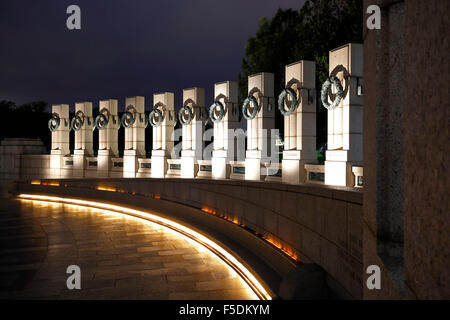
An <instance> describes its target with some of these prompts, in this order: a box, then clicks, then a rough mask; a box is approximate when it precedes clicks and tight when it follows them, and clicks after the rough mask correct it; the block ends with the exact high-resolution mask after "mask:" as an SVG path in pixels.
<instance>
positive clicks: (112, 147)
mask: <svg viewBox="0 0 450 320" xmlns="http://www.w3.org/2000/svg"><path fill="white" fill-rule="evenodd" d="M99 110H100V111H99V115H98V116H97V118H96V122H97V128H98V136H99V138H98V156H97V175H98V177H100V178H107V177H109V176H110V171H111V167H112V160H111V158H113V157H117V156H118V155H119V151H118V147H117V134H118V132H117V131H118V129H119V121H120V119H119V117H118V115H117V100H115V99H109V100H102V101H100V105H99ZM101 115H103V117H101ZM97 119H98V120H97Z"/></svg>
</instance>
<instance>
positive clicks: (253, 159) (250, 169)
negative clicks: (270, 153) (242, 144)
mask: <svg viewBox="0 0 450 320" xmlns="http://www.w3.org/2000/svg"><path fill="white" fill-rule="evenodd" d="M245 180H254V181H260V180H261V151H259V150H247V152H246V153H245Z"/></svg>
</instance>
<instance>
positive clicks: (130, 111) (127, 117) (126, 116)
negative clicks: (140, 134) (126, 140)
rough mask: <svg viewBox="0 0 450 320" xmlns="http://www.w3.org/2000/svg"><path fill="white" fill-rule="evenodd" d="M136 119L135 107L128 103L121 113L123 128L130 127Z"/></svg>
mask: <svg viewBox="0 0 450 320" xmlns="http://www.w3.org/2000/svg"><path fill="white" fill-rule="evenodd" d="M135 121H136V108H135V107H133V106H132V105H129V106H128V107H127V110H126V111H125V112H124V113H123V115H122V120H121V123H122V126H124V127H125V128H131V126H132V125H133V124H134V122H135Z"/></svg>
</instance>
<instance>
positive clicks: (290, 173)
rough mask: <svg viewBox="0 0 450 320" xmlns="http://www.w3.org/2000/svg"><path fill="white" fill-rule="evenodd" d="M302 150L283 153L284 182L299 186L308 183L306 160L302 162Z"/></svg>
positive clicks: (282, 170) (282, 169)
mask: <svg viewBox="0 0 450 320" xmlns="http://www.w3.org/2000/svg"><path fill="white" fill-rule="evenodd" d="M301 157H302V152H301V150H288V151H283V160H282V162H281V172H282V181H283V182H284V183H291V184H298V183H303V182H305V181H306V171H305V167H304V164H305V160H301Z"/></svg>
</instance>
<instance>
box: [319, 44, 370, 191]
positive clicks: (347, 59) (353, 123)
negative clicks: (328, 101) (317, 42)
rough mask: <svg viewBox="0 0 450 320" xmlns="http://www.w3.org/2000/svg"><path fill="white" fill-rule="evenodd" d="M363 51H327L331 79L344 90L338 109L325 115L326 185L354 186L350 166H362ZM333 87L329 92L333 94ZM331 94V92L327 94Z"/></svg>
mask: <svg viewBox="0 0 450 320" xmlns="http://www.w3.org/2000/svg"><path fill="white" fill-rule="evenodd" d="M362 75H363V47H362V45H361V44H355V43H350V44H347V45H344V46H342V47H340V48H337V49H334V50H331V51H330V77H333V76H334V77H337V78H338V79H339V81H340V82H341V85H342V88H343V92H344V95H343V99H342V101H341V103H340V104H339V106H338V107H336V108H335V109H334V110H329V111H328V148H327V151H326V157H325V158H326V161H325V184H328V185H336V186H349V187H352V186H354V184H355V182H354V176H353V173H352V166H362V163H363V152H362V147H363V143H362V102H363V98H362V95H360V94H359V93H358V87H359V86H360V85H362ZM334 90H335V88H334V85H333V86H332V89H331V91H332V92H333V93H334ZM329 93H330V91H329ZM333 95H334V94H333Z"/></svg>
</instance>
